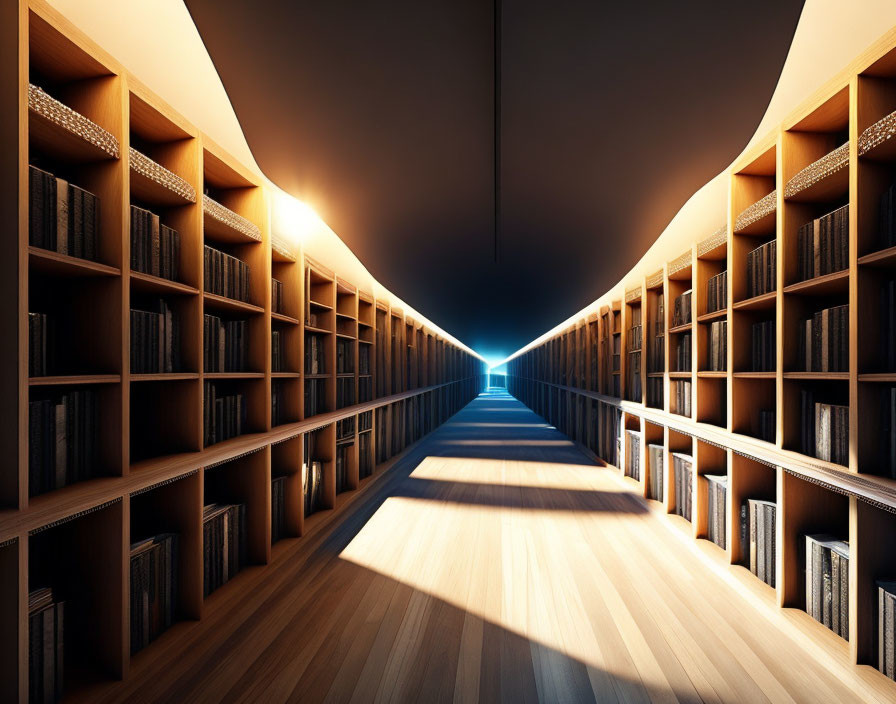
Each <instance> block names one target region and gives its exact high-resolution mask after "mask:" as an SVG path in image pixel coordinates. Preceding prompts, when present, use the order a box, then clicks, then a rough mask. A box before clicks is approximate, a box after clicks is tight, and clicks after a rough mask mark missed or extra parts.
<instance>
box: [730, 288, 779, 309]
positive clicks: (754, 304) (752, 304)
mask: <svg viewBox="0 0 896 704" xmlns="http://www.w3.org/2000/svg"><path fill="white" fill-rule="evenodd" d="M777 300H778V292H777V291H769V292H768V293H763V294H761V295H759V296H753V297H752V298H748V299H746V300H743V301H738V302H737V303H735V304H734V309H735V310H774V308H775V303H776V301H777Z"/></svg>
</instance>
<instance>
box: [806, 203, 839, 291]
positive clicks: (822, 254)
mask: <svg viewBox="0 0 896 704" xmlns="http://www.w3.org/2000/svg"><path fill="white" fill-rule="evenodd" d="M796 241H797V245H796V246H797V275H798V276H799V280H800V281H806V280H808V279H814V278H815V277H816V276H824V275H825V274H831V273H833V272H835V271H842V270H843V269H846V268H848V267H849V205H844V206H843V207H841V208H837V209H836V210H835V211H833V212H831V213H827V214H826V215H822V216H821V217H819V218H815V219H814V220H810V221H809V222H807V223H806V224H805V225H802V226H801V227H800V229H799V230H797V235H796Z"/></svg>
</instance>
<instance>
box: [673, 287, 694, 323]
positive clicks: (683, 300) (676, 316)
mask: <svg viewBox="0 0 896 704" xmlns="http://www.w3.org/2000/svg"><path fill="white" fill-rule="evenodd" d="M691 294H692V290H691V289H688V290H687V291H685V292H684V293H682V294H681V295H680V296H678V297H677V298H676V299H675V300H674V301H673V303H672V327H673V328H675V327H678V326H679V325H685V324H687V323H690V322H691V312H692V309H691Z"/></svg>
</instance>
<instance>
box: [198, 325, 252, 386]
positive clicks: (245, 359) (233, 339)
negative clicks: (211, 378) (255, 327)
mask: <svg viewBox="0 0 896 704" xmlns="http://www.w3.org/2000/svg"><path fill="white" fill-rule="evenodd" d="M203 325H204V327H203V336H202V339H203V348H202V352H203V360H204V365H205V371H206V372H242V371H245V370H246V368H247V366H248V364H249V321H248V320H221V318H219V317H218V316H216V315H209V314H208V313H206V314H205V316H204V321H203Z"/></svg>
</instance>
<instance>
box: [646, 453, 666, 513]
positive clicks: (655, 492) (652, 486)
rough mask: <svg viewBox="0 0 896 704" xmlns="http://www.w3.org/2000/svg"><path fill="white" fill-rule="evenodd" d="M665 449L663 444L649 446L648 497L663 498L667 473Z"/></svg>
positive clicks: (659, 499) (657, 499) (658, 499)
mask: <svg viewBox="0 0 896 704" xmlns="http://www.w3.org/2000/svg"><path fill="white" fill-rule="evenodd" d="M664 459H665V450H664V449H663V446H662V445H654V444H651V445H648V446H647V467H648V469H647V472H648V476H647V498H648V499H654V500H656V501H662V500H663V476H664V474H665V466H664V464H663V462H664Z"/></svg>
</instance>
